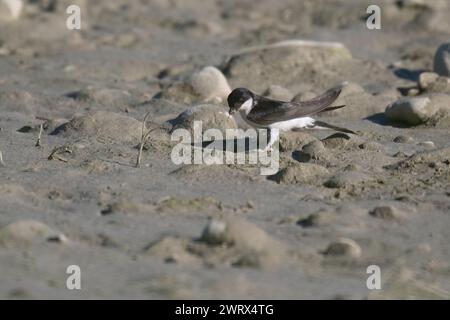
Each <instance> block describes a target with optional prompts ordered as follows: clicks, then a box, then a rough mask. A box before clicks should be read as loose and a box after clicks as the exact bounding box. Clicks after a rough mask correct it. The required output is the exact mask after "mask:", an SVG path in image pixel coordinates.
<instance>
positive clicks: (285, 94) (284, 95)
mask: <svg viewBox="0 0 450 320" xmlns="http://www.w3.org/2000/svg"><path fill="white" fill-rule="evenodd" d="M263 95H264V96H266V97H268V98H271V99H274V100H281V101H291V100H292V98H293V97H294V95H293V94H292V92H290V91H289V90H288V89H286V88H284V87H282V86H277V85H272V86H270V87H269V88H268V89H267V90H266V91H265V92H264V93H263Z"/></svg>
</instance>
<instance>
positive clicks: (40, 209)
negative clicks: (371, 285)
mask: <svg viewBox="0 0 450 320" xmlns="http://www.w3.org/2000/svg"><path fill="white" fill-rule="evenodd" d="M372 2H374V1H372ZM372 2H371V3H372ZM375 2H377V3H379V4H380V5H381V8H382V29H381V30H373V31H370V30H368V29H367V28H366V25H365V20H364V17H365V15H366V13H365V12H366V8H367V6H368V4H369V3H368V2H367V1H362V0H361V1H356V0H355V1H344V0H329V1H298V0H295V1H293V0H282V1H268V0H263V1H257V2H256V1H255V2H253V1H241V0H239V1H238V0H226V1H225V0H222V1H221V0H211V1H199V0H155V1H151V0H140V1H119V0H108V1H106V0H105V1H59V0H57V1H55V3H56V7H53V6H52V5H49V3H50V4H51V3H53V2H52V1H29V3H28V2H27V3H26V6H25V8H24V12H23V14H22V16H21V17H20V18H19V19H17V20H14V21H10V20H9V18H8V15H7V13H6V10H7V9H6V7H4V6H3V7H0V8H1V9H0V10H1V11H2V13H1V15H0V111H1V114H0V129H1V130H0V151H1V153H2V156H3V162H4V165H0V270H1V272H0V298H4V299H10V298H31V299H46V298H63V299H66V298H75V299H78V298H100V299H109V298H126V299H134V298H145V299H147V298H148V299H185V298H186V299H189V298H193V299H197V298H202V299H207V298H213V299H218V298H221V299H230V298H236V299H240V298H242V299H251V298H263V299H299V298H300V299H303V298H306V299H373V298H376V299H378V298H382V299H391V298H398V299H407V298H413V299H414V298H418V299H426V298H432V299H448V298H450V250H449V245H448V244H449V243H450V233H449V231H448V230H449V228H450V215H449V213H450V166H449V159H450V140H449V136H450V121H449V120H448V118H446V116H445V115H444V116H443V117H441V118H439V119H437V120H436V119H435V121H429V122H427V123H425V124H422V125H419V126H407V125H401V124H395V123H391V122H389V121H388V119H386V116H385V114H384V110H385V109H386V106H387V105H388V104H389V103H392V102H394V101H396V100H397V99H399V98H401V96H402V95H406V94H408V92H409V91H408V90H409V89H410V88H413V89H415V88H417V79H418V76H419V74H420V73H421V72H422V71H427V70H432V69H433V56H434V53H435V51H436V49H437V47H438V46H439V45H440V44H441V43H442V42H444V41H448V40H449V38H450V22H449V21H448V16H450V7H449V6H444V7H443V8H441V7H438V8H435V7H429V6H426V5H421V4H420V3H421V1H400V2H399V3H403V5H400V4H398V3H397V2H398V1H384V2H382V1H375ZM69 3H70V4H71V3H78V4H79V5H80V6H81V8H82V30H81V31H70V30H67V29H66V27H65V22H66V18H67V15H66V14H65V8H66V7H67V6H68V4H69ZM396 3H397V4H396ZM438 4H439V1H436V3H435V5H436V6H438ZM444 4H445V1H444ZM292 39H304V40H313V41H331V42H339V43H342V44H343V46H342V47H339V48H334V49H333V48H331V49H330V48H319V49H317V48H304V47H303V46H294V47H293V48H292V47H283V48H281V49H273V50H272V49H267V48H266V49H264V48H261V47H260V46H265V45H270V44H273V43H277V42H280V41H285V40H292ZM248 48H252V49H251V50H248ZM208 65H212V66H216V67H217V68H218V69H220V70H221V71H222V72H223V73H224V74H225V76H226V77H227V80H228V82H229V84H230V86H231V88H234V87H238V86H245V87H248V88H250V89H252V90H254V91H255V92H257V93H260V94H262V93H264V92H265V91H266V90H267V89H268V88H269V87H270V86H274V85H276V86H281V87H282V88H284V89H286V90H287V91H286V90H284V91H283V92H282V93H283V94H284V95H289V94H291V95H292V96H291V97H290V98H292V97H293V96H295V95H299V96H298V97H299V98H301V97H307V96H308V97H311V96H314V95H316V94H320V93H322V92H323V91H324V90H326V89H328V88H330V87H332V86H335V85H338V84H340V83H342V82H343V81H348V82H349V83H350V84H349V85H348V87H347V89H344V92H343V94H344V96H343V97H342V99H343V100H342V101H343V102H344V103H345V104H347V107H346V108H345V109H341V110H338V111H333V112H332V113H331V114H328V115H327V116H326V117H325V118H324V119H325V120H327V121H330V122H333V123H334V124H336V125H340V126H346V127H349V128H351V129H352V130H355V131H357V132H358V133H359V135H357V136H354V135H349V136H342V135H339V136H332V137H331V138H328V139H325V138H327V137H329V136H330V135H332V134H334V132H331V131H327V130H320V131H319V130H316V131H307V132H306V131H304V132H297V133H289V134H286V135H283V137H282V140H281V142H280V147H281V150H280V172H279V173H278V174H276V175H274V176H270V177H265V176H261V175H259V174H258V168H257V167H255V166H251V165H241V166H240V165H213V166H206V165H194V166H190V165H186V166H183V165H175V164H174V163H173V162H172V161H171V158H170V154H171V147H172V146H171V145H170V141H169V137H170V136H169V132H168V131H167V130H170V125H171V124H173V123H174V122H173V121H171V120H173V119H175V118H177V116H178V115H179V114H180V113H181V112H183V111H185V110H186V109H188V108H190V107H191V106H192V105H196V104H199V103H203V102H204V101H203V98H201V97H199V96H198V95H196V94H192V92H190V91H189V90H187V89H186V81H187V80H186V79H188V78H189V76H190V75H192V74H193V73H195V72H197V71H198V70H200V69H202V68H203V67H205V66H208ZM279 90H281V89H279V88H278V91H279ZM272 91H276V90H275V89H273V90H272ZM409 94H417V93H415V92H414V90H412V91H411V92H409ZM340 99H341V98H340ZM209 103H211V104H215V105H217V106H218V107H220V108H223V110H226V109H225V106H224V104H223V101H222V102H220V99H219V100H215V101H213V102H209ZM147 112H149V113H150V120H151V123H152V125H153V126H157V127H159V128H160V129H159V131H155V133H154V134H152V135H150V139H149V141H147V143H146V145H145V148H144V152H143V155H142V164H141V167H140V168H135V167H134V164H135V162H136V157H137V152H138V145H139V141H140V134H141V122H142V119H143V118H144V115H145V114H146V113H147ZM72 119H75V120H72ZM71 120H72V121H71ZM69 121H71V122H69ZM41 124H42V125H43V132H42V137H41V143H40V146H38V147H37V146H35V144H36V141H37V137H38V135H39V128H40V125H41ZM167 127H169V129H167ZM323 139H325V140H323ZM429 141H432V142H433V144H431V143H429ZM424 142H425V143H424ZM211 219H212V220H211ZM209 221H213V222H209ZM206 226H208V227H207V228H206V231H204V229H205V227H206ZM222 227H223V228H224V229H225V230H222V229H221V228H222ZM215 228H216V229H217V228H218V229H220V230H219V231H220V232H219V234H217V230H216V229H215ZM342 238H344V240H342ZM69 265H78V266H79V267H80V268H81V286H82V288H81V290H68V289H67V288H66V279H67V277H68V274H66V268H67V267H68V266H69ZM369 265H377V266H379V267H380V268H381V274H382V289H381V290H369V289H368V288H367V286H366V280H367V278H368V276H369V275H368V274H367V273H366V269H367V267H368V266H369Z"/></svg>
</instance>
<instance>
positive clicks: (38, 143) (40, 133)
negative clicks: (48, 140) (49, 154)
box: [36, 123, 44, 147]
mask: <svg viewBox="0 0 450 320" xmlns="http://www.w3.org/2000/svg"><path fill="white" fill-rule="evenodd" d="M43 130H44V125H43V124H42V123H41V125H40V126H39V134H38V138H37V140H36V147H40V146H41V138H42V131H43Z"/></svg>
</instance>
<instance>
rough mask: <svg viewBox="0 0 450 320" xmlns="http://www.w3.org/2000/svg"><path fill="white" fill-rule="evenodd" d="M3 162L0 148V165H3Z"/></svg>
mask: <svg viewBox="0 0 450 320" xmlns="http://www.w3.org/2000/svg"><path fill="white" fill-rule="evenodd" d="M5 166H6V165H5V163H4V162H3V155H2V151H1V150H0V167H5Z"/></svg>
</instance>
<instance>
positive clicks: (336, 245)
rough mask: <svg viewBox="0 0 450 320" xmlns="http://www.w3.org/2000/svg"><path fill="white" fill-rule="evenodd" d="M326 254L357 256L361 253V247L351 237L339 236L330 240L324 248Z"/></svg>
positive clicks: (354, 257)
mask: <svg viewBox="0 0 450 320" xmlns="http://www.w3.org/2000/svg"><path fill="white" fill-rule="evenodd" d="M324 254H325V255H326V256H334V257H348V258H353V259H356V258H359V257H360V256H361V254H362V250H361V247H360V246H359V244H358V243H356V242H355V241H354V240H352V239H348V238H340V239H338V240H337V241H335V242H332V243H330V244H329V245H328V247H327V248H326V249H325V251H324Z"/></svg>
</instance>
